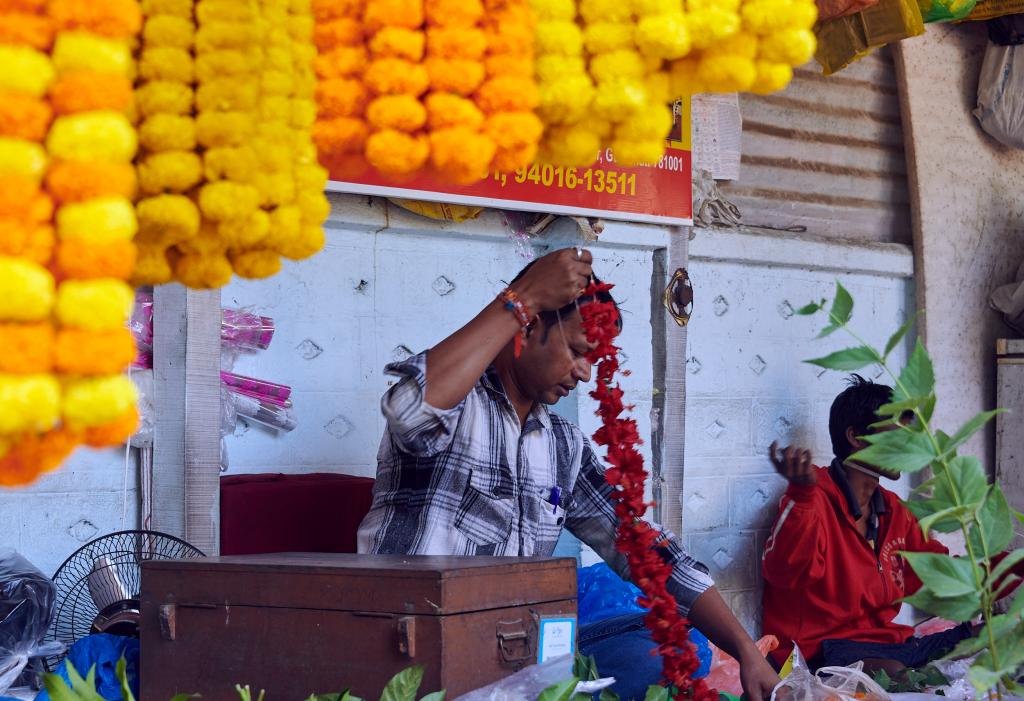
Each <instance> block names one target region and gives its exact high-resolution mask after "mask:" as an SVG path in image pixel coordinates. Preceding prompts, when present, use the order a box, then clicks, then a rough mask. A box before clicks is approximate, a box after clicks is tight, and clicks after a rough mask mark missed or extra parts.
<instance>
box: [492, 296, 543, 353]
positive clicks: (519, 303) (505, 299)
mask: <svg viewBox="0 0 1024 701" xmlns="http://www.w3.org/2000/svg"><path fill="white" fill-rule="evenodd" d="M498 301H499V302H501V303H502V304H503V305H504V307H505V309H507V310H509V311H510V312H512V315H513V316H514V317H515V318H516V321H518V322H519V325H520V326H521V327H522V330H521V331H520V332H519V333H518V334H517V335H516V338H515V349H514V350H515V357H517V358H518V357H519V354H520V353H522V352H523V339H524V338H526V329H527V327H528V326H529V325H530V324H532V323H533V319H534V315H533V314H532V313H531V312H530V309H529V308H528V307H527V306H526V305H525V304H524V303H523V300H521V299H519V295H517V294H516V293H515V292H513V291H512V290H511V289H509V288H507V287H506V288H505V289H504V290H502V292H501V294H500V295H498Z"/></svg>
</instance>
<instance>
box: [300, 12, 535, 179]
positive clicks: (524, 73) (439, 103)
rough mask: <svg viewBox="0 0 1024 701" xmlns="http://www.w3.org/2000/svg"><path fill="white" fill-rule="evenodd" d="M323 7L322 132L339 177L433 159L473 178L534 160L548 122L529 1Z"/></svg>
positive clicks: (411, 169) (317, 137)
mask: <svg viewBox="0 0 1024 701" xmlns="http://www.w3.org/2000/svg"><path fill="white" fill-rule="evenodd" d="M313 14H314V16H315V17H316V20H317V24H316V28H315V31H314V37H315V43H316V46H317V48H318V49H319V51H320V55H319V56H318V57H317V59H316V62H315V69H316V73H317V75H318V77H319V79H320V83H319V85H318V87H317V95H316V97H317V106H318V117H317V122H316V125H315V127H314V134H313V138H314V142H315V143H316V146H317V150H318V152H319V158H320V162H321V163H322V164H323V165H324V166H326V167H327V168H328V170H329V171H330V172H331V174H332V176H333V177H335V178H341V179H348V178H357V177H358V176H359V175H361V174H362V173H363V172H364V171H365V170H366V169H367V167H370V166H372V167H373V168H374V169H376V170H377V171H378V172H379V173H381V174H383V175H386V176H389V177H392V178H395V179H398V180H402V179H405V178H408V177H411V176H413V175H414V174H416V173H418V172H420V171H422V170H425V169H427V168H429V169H431V170H432V171H433V172H435V173H436V174H437V176H438V177H439V178H440V179H442V180H444V181H447V182H451V183H454V184H470V183H473V182H477V181H479V180H480V179H481V178H484V177H486V176H487V175H488V174H489V172H490V171H491V170H492V169H494V168H497V169H499V170H506V171H507V170H514V169H516V168H522V167H525V166H527V165H529V163H530V162H531V161H532V160H533V158H534V156H535V155H536V152H537V146H538V143H539V141H540V137H541V132H542V130H543V125H542V122H541V120H540V119H539V118H538V117H537V116H536V115H535V114H534V107H535V106H536V104H537V100H538V96H537V92H536V91H537V88H536V84H535V83H534V77H533V45H534V28H533V24H534V17H533V13H532V10H531V9H530V7H529V3H528V1H527V0H488V2H487V3H486V7H485V3H484V2H482V1H481V0H462V1H459V2H453V1H450V0H366V1H365V2H358V1H355V0H352V1H350V2H345V3H335V2H332V0H313Z"/></svg>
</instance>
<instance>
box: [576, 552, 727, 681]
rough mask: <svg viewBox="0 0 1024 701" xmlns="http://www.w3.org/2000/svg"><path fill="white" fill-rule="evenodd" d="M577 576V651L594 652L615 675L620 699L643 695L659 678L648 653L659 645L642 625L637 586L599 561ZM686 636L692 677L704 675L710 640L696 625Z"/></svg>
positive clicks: (604, 668)
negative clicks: (693, 662) (695, 664)
mask: <svg viewBox="0 0 1024 701" xmlns="http://www.w3.org/2000/svg"><path fill="white" fill-rule="evenodd" d="M576 578H577V585H578V588H579V589H578V591H579V593H578V597H579V599H578V602H577V615H578V617H579V623H580V645H579V647H580V652H582V653H583V654H585V655H593V656H594V660H595V662H596V663H597V670H598V672H600V673H601V674H606V675H609V676H614V677H615V678H616V679H617V680H618V682H617V684H616V685H615V686H614V687H612V688H613V689H614V690H615V691H616V693H618V694H619V695H620V696H622V698H624V699H630V698H632V697H633V696H635V695H639V698H643V692H645V691H646V689H647V687H648V686H649V685H650V684H657V683H658V682H659V681H660V679H661V658H660V657H659V656H657V655H655V654H652V652H653V650H654V649H655V648H656V647H657V645H656V644H655V642H654V640H653V639H652V638H651V636H650V633H649V632H648V631H647V629H646V627H645V626H644V624H643V615H644V614H645V613H646V612H647V609H645V608H643V607H642V606H640V605H639V604H638V603H637V602H636V601H637V597H638V596H640V590H639V589H638V588H637V587H636V586H634V585H633V584H632V583H630V582H627V581H624V580H623V579H622V578H621V577H619V576H618V575H617V574H615V572H613V571H612V570H611V568H609V567H608V565H606V564H604V563H603V562H602V563H598V564H596V565H591V566H589V567H583V568H580V569H578V570H577V571H576ZM689 639H690V643H691V644H693V646H694V648H695V649H696V653H697V659H698V660H700V667H699V668H698V670H697V672H696V674H694V677H696V678H698V679H699V678H702V677H706V676H707V674H708V672H709V671H710V670H711V656H712V653H711V646H710V643H709V642H708V639H707V638H705V637H704V635H703V634H701V632H700V631H699V630H697V629H696V628H691V629H690V636H689Z"/></svg>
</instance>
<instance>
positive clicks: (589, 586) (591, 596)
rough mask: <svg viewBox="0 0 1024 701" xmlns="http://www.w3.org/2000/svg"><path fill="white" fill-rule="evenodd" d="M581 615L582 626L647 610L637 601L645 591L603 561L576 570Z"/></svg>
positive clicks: (579, 615)
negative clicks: (642, 591) (623, 577)
mask: <svg viewBox="0 0 1024 701" xmlns="http://www.w3.org/2000/svg"><path fill="white" fill-rule="evenodd" d="M576 585H577V591H578V592H579V593H578V594H577V600H578V605H577V615H578V617H579V622H580V626H585V625H587V624H588V623H593V622H595V621H601V620H604V619H606V618H612V617H613V616H621V615H622V614H624V613H645V612H646V611H647V609H645V608H643V607H642V606H640V604H638V603H636V600H637V597H639V596H641V592H640V590H639V589H637V588H636V586H635V585H634V584H632V583H631V582H627V581H625V580H624V579H622V577H620V576H619V575H617V574H615V572H613V571H612V568H611V567H609V566H608V565H606V564H605V563H603V562H599V563H597V564H596V565H590V566H589V567H581V568H580V569H578V570H576Z"/></svg>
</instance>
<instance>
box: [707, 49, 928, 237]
mask: <svg viewBox="0 0 1024 701" xmlns="http://www.w3.org/2000/svg"><path fill="white" fill-rule="evenodd" d="M740 111H741V113H742V115H743V159H742V167H741V171H740V179H739V180H738V181H736V182H730V183H726V184H725V186H724V187H723V192H724V194H725V196H726V197H727V198H729V199H730V200H731V201H733V202H734V203H735V204H736V205H737V206H738V207H739V208H740V211H741V212H742V213H743V221H744V223H745V224H746V225H748V226H757V227H768V228H775V229H785V230H790V231H797V232H806V233H809V234H817V235H822V236H835V237H842V238H857V239H868V240H873V241H895V242H900V243H909V242H910V240H911V230H910V205H909V198H908V194H907V172H906V161H905V157H904V152H903V129H902V126H901V124H900V109H899V96H898V94H897V88H896V76H895V72H894V67H893V60H892V55H891V53H890V52H889V51H888V50H881V51H876V52H875V53H873V54H872V55H870V56H868V57H867V58H865V59H863V60H861V61H858V62H856V63H854V64H853V65H852V66H850V67H849V68H847V69H845V70H844V71H843V72H842V73H840V74H838V75H834V76H831V77H829V78H825V77H823V76H822V75H821V71H820V69H818V68H817V67H816V66H814V65H808V66H805V67H803V68H799V69H797V70H796V71H795V75H794V78H793V82H792V83H791V84H790V86H789V87H788V88H787V89H786V90H785V91H783V92H781V93H777V94H775V95H751V94H743V95H741V96H740Z"/></svg>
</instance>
